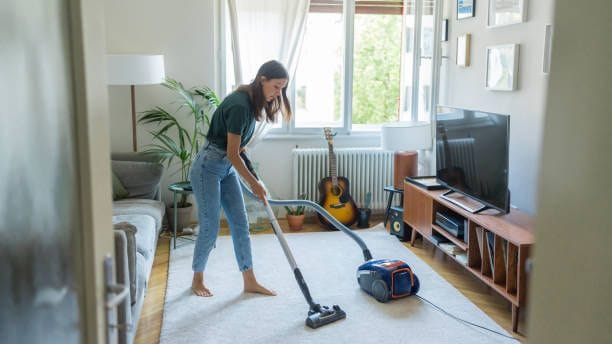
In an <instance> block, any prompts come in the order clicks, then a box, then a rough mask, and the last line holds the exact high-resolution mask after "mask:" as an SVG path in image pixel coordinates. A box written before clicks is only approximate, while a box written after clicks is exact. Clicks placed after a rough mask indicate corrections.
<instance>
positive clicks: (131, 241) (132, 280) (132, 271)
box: [113, 222, 138, 304]
mask: <svg viewBox="0 0 612 344" xmlns="http://www.w3.org/2000/svg"><path fill="white" fill-rule="evenodd" d="M113 228H114V229H115V232H118V231H119V232H123V233H124V235H125V237H126V245H127V247H126V259H127V262H126V263H127V267H128V270H129V284H130V301H131V304H134V303H135V302H136V289H137V284H136V283H137V282H136V245H137V244H136V233H137V231H138V229H136V227H135V226H134V225H132V224H131V223H128V222H119V223H115V224H114V225H113ZM115 246H116V245H115ZM117 260H119V258H118V256H117ZM117 265H118V266H119V265H120V264H119V262H118V264H117Z"/></svg>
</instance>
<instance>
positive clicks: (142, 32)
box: [106, 0, 380, 200]
mask: <svg viewBox="0 0 612 344" xmlns="http://www.w3.org/2000/svg"><path fill="white" fill-rule="evenodd" d="M214 7H215V6H214V0H181V1H180V2H171V1H162V0H152V1H145V0H134V1H128V2H125V1H120V0H106V18H107V19H106V27H107V35H106V36H107V47H108V53H114V54H120V53H143V54H147V53H155V54H163V55H164V57H165V67H166V75H167V76H169V77H173V78H175V79H177V80H179V81H181V82H183V84H184V85H185V86H187V87H191V86H194V85H201V84H205V85H209V86H214V85H215V82H216V80H215V79H214V65H213V62H214V56H213V52H214V42H215V37H214V35H215V33H214V30H213V29H214V20H215V19H214V17H213V13H214ZM109 99H110V113H111V143H112V146H111V150H112V151H113V152H118V151H131V150H132V136H131V135H132V134H131V130H132V129H131V122H130V121H131V108H130V90H129V86H111V87H109ZM172 100H173V99H172V98H171V97H170V93H169V91H167V90H166V89H165V88H163V87H162V86H159V85H155V86H137V87H136V111H137V112H139V111H143V110H147V109H149V108H151V107H153V106H156V105H164V104H167V103H168V102H169V101H172ZM137 135H138V142H139V147H140V148H139V149H142V147H143V146H144V145H146V144H148V143H150V139H149V135H148V133H147V132H146V130H145V129H144V128H143V127H142V126H141V125H139V126H138V133H137ZM335 144H336V145H335V146H336V147H367V146H375V147H378V146H380V138H379V136H378V135H375V136H368V137H365V138H364V137H355V136H352V137H346V138H340V137H338V138H337V139H336V140H335ZM296 145H298V146H300V147H322V148H326V147H327V142H326V141H325V139H324V136H323V131H321V134H320V135H315V136H312V137H301V138H296V137H285V138H278V137H277V138H273V139H266V140H264V141H263V142H261V143H260V144H259V145H258V146H257V147H256V148H255V149H254V151H253V152H252V156H253V159H254V161H255V162H257V163H258V165H259V170H260V174H261V177H262V178H263V179H264V180H265V181H266V182H267V186H268V188H269V189H270V190H271V192H272V193H273V194H274V195H275V196H277V197H282V198H288V197H291V174H292V173H293V172H292V171H291V150H292V149H293V148H295V146H296ZM176 180H177V176H174V177H172V176H165V178H164V181H163V182H162V183H163V186H164V199H166V200H170V195H169V194H168V192H167V191H165V186H166V185H168V184H169V183H171V182H174V181H176Z"/></svg>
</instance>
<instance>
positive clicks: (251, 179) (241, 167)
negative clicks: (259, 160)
mask: <svg viewBox="0 0 612 344" xmlns="http://www.w3.org/2000/svg"><path fill="white" fill-rule="evenodd" d="M240 140H241V137H240V135H238V134H232V133H227V158H228V159H229V161H230V162H231V163H232V165H233V166H234V168H235V169H236V171H238V173H239V174H240V175H241V176H242V178H244V180H246V182H247V183H249V186H250V187H251V190H252V191H253V193H255V194H256V195H257V197H259V199H260V200H261V201H262V202H264V203H266V202H267V201H266V189H265V188H264V187H263V185H261V184H260V183H259V181H258V180H257V179H256V178H255V176H253V174H251V172H249V169H248V168H247V167H246V165H245V164H244V161H242V158H241V157H240V151H241V150H242V149H241V148H240Z"/></svg>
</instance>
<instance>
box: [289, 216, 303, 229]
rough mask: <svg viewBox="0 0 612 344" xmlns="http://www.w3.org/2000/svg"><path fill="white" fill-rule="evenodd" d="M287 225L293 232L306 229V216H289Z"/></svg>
mask: <svg viewBox="0 0 612 344" xmlns="http://www.w3.org/2000/svg"><path fill="white" fill-rule="evenodd" d="M287 223H288V224H289V229H291V230H292V231H299V230H301V229H302V228H303V227H304V214H302V215H289V214H287Z"/></svg>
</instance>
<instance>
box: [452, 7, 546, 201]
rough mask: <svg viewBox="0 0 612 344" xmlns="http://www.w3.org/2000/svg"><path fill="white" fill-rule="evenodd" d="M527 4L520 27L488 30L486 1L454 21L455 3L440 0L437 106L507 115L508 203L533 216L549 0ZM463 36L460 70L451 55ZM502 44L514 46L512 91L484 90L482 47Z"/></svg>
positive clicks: (542, 109)
mask: <svg viewBox="0 0 612 344" xmlns="http://www.w3.org/2000/svg"><path fill="white" fill-rule="evenodd" d="M527 2H528V8H527V21H526V22H524V23H521V24H516V25H512V26H506V27H498V28H490V29H488V28H487V15H488V8H487V6H488V5H487V3H488V1H477V2H476V14H475V17H473V18H469V19H461V20H457V19H456V18H457V15H456V13H457V12H456V10H457V9H456V6H457V5H456V3H457V2H456V1H455V0H445V2H444V16H443V17H444V18H448V19H449V25H448V28H449V40H448V42H447V43H444V44H443V45H444V46H443V51H444V55H446V56H449V59H448V60H447V61H445V65H446V67H445V68H446V71H445V74H446V78H445V79H443V80H442V82H441V87H442V90H441V93H440V103H441V104H445V105H449V106H455V107H462V108H467V109H474V110H482V111H489V112H496V113H503V114H509V115H510V191H511V203H512V204H513V205H515V206H517V207H519V208H521V209H523V210H525V211H527V212H529V213H534V211H535V205H536V190H537V176H538V168H539V161H540V150H541V137H542V126H543V120H544V105H545V98H546V89H547V82H548V78H547V76H545V75H544V74H543V73H542V58H543V51H544V27H545V25H546V24H550V23H551V22H552V6H553V3H554V0H537V1H536V0H532V1H527ZM465 33H470V34H471V35H472V37H471V39H472V42H471V50H470V52H471V64H470V66H469V67H466V68H463V67H458V66H457V63H456V58H455V56H456V48H457V36H459V35H462V34H465ZM508 43H518V44H520V54H519V57H520V58H519V72H518V89H517V90H516V91H513V92H501V91H489V90H486V89H485V73H486V47H488V46H492V45H498V44H508Z"/></svg>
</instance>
